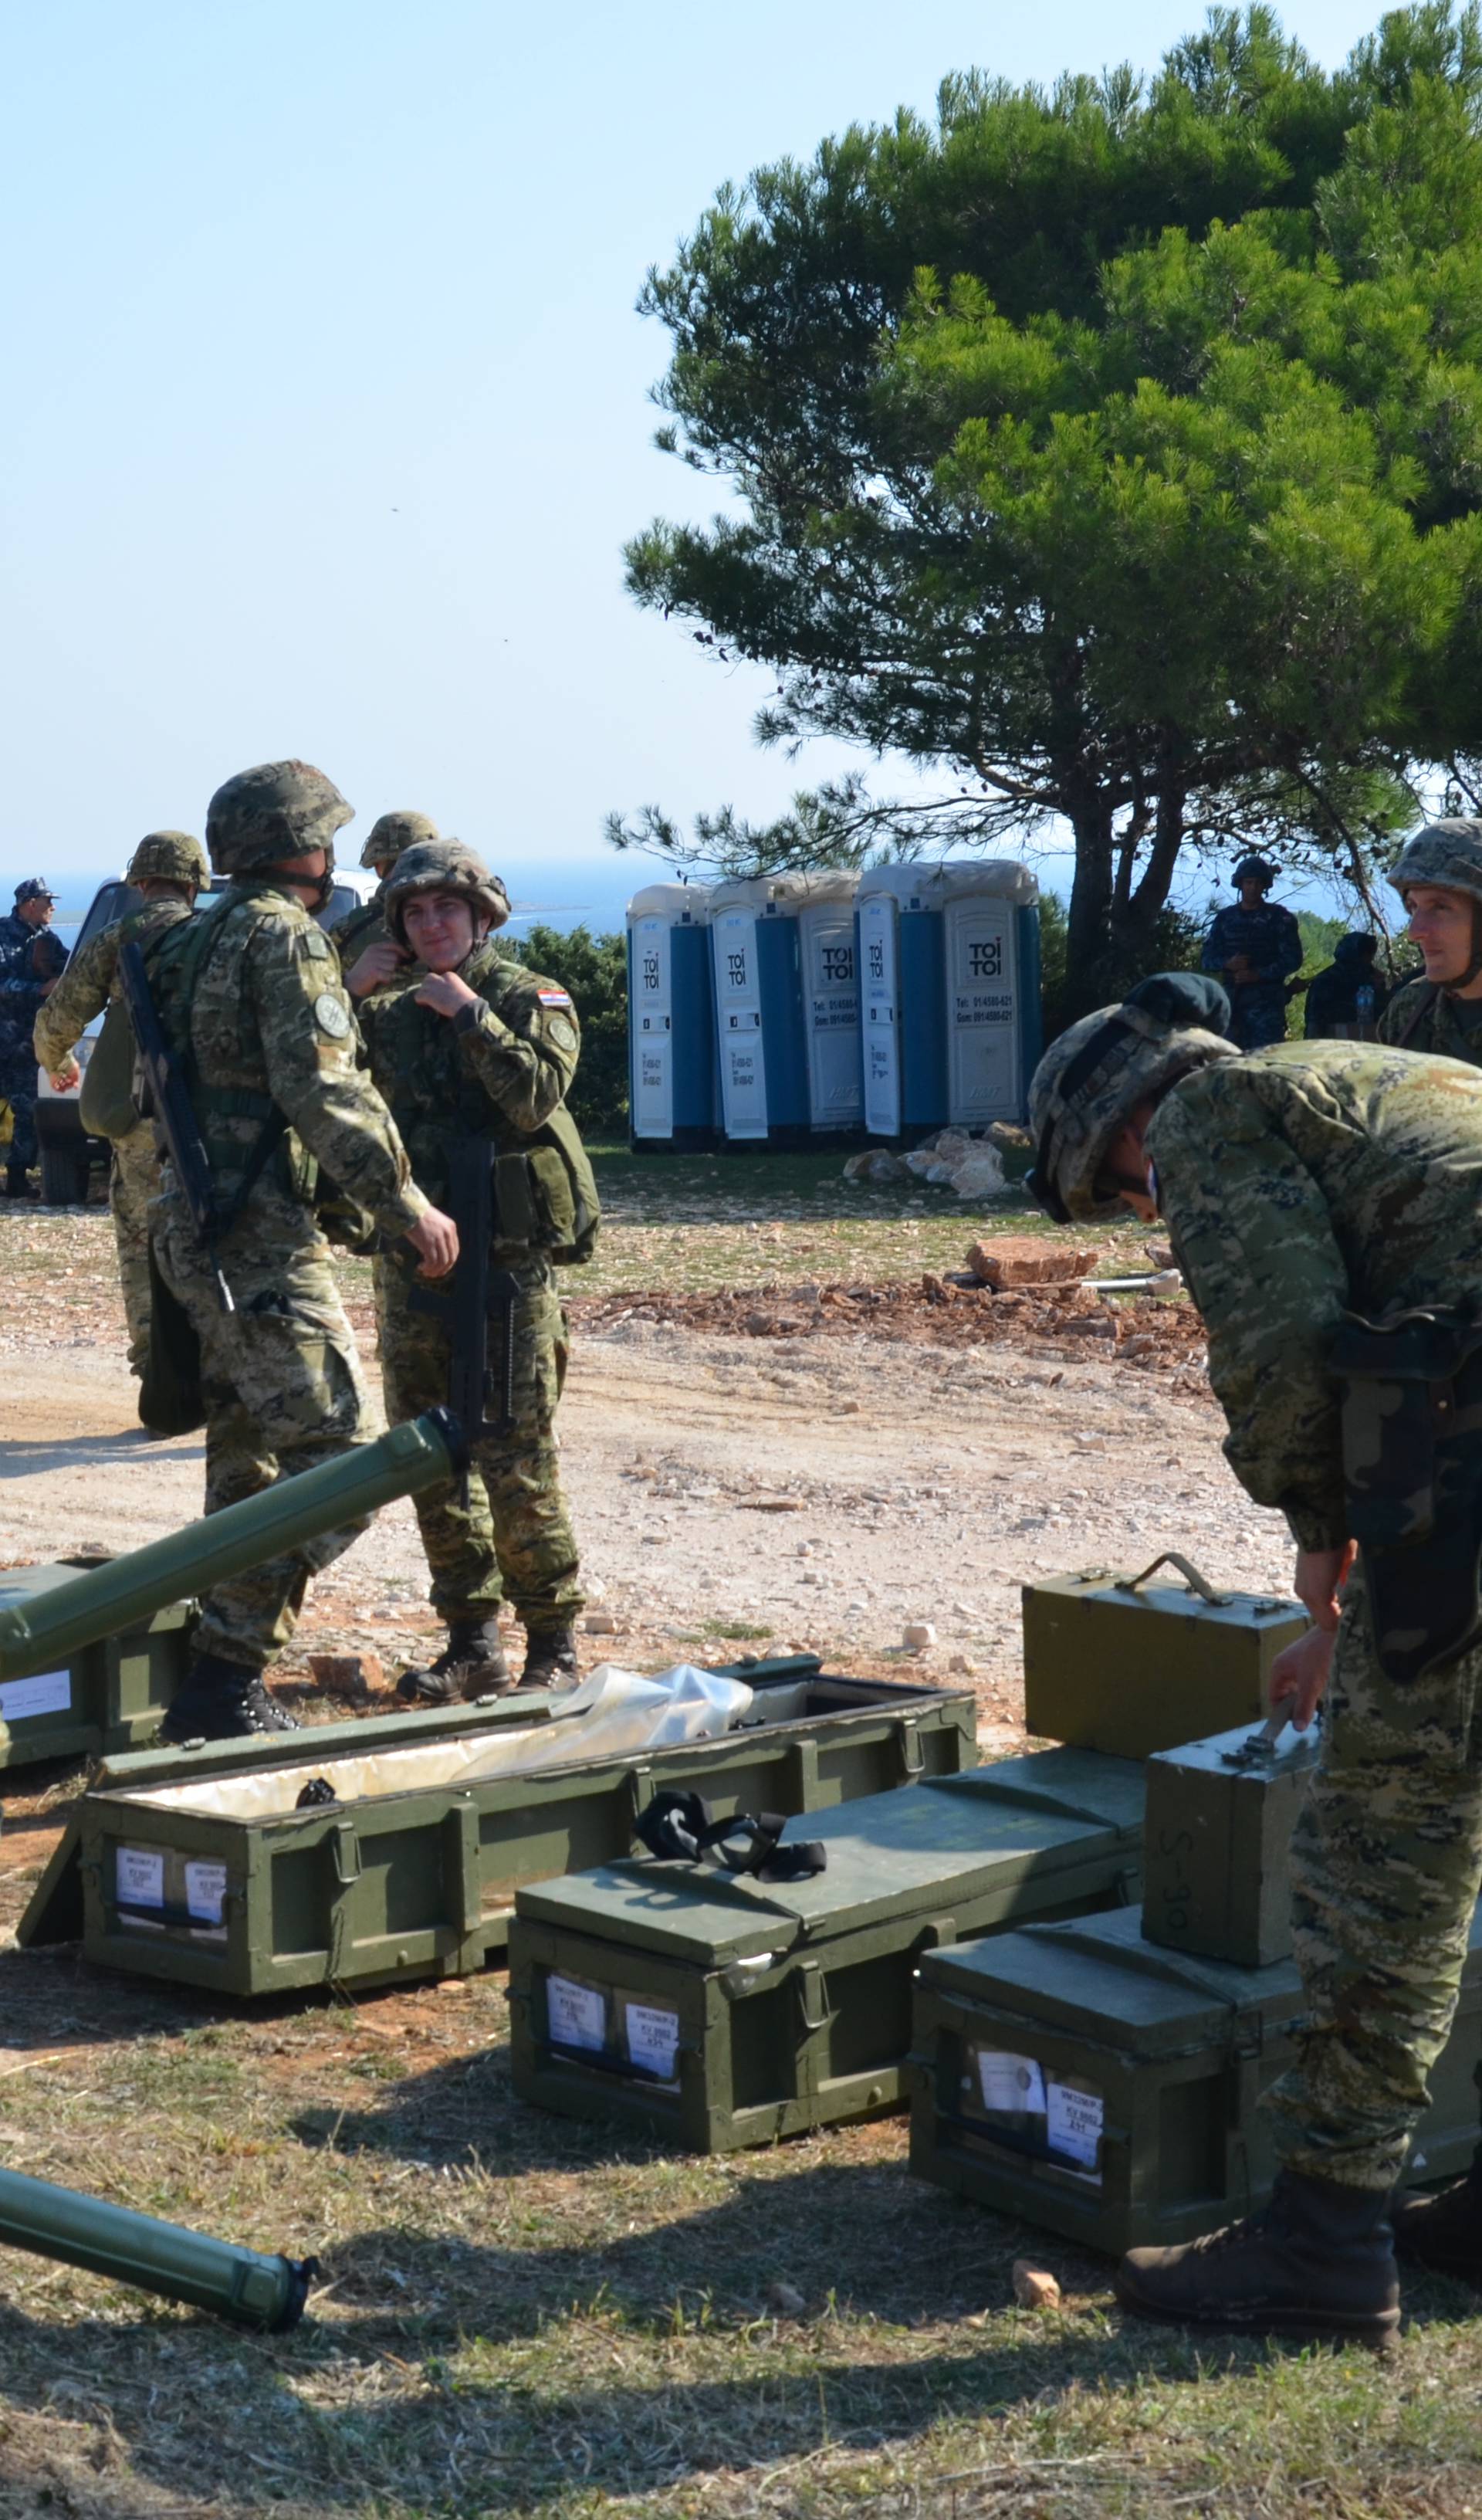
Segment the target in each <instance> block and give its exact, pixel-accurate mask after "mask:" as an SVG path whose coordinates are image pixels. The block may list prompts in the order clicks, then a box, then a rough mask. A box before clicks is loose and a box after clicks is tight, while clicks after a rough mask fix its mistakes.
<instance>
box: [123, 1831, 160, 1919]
mask: <svg viewBox="0 0 1482 2520" xmlns="http://www.w3.org/2000/svg"><path fill="white" fill-rule="evenodd" d="M113 1877H114V1880H115V1882H116V1884H117V1893H118V1905H119V1907H120V1908H162V1907H163V1906H164V1857H163V1854H162V1853H161V1854H156V1853H155V1852H154V1851H153V1850H152V1849H151V1848H150V1847H147V1846H120V1847H119V1848H118V1851H117V1857H116V1868H115V1871H114V1876H113Z"/></svg>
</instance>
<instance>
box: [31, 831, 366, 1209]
mask: <svg viewBox="0 0 1482 2520" xmlns="http://www.w3.org/2000/svg"><path fill="white" fill-rule="evenodd" d="M376 884H377V877H376V875H375V873H374V871H373V870H372V869H371V868H361V867H337V868H336V870H335V889H334V891H333V892H332V893H331V895H330V897H329V900H328V901H327V902H326V904H325V906H324V908H323V910H321V911H320V912H319V913H318V914H317V915H318V920H319V924H320V926H321V927H336V926H337V925H338V923H339V922H340V920H341V919H348V917H349V915H350V912H351V911H352V910H358V909H359V908H360V907H361V906H362V904H363V903H365V902H367V901H369V900H370V898H371V895H372V893H373V892H374V891H375V889H376ZM225 890H226V886H225V884H224V883H221V882H216V883H212V884H210V885H209V886H208V887H207V890H206V891H205V892H202V894H201V895H200V896H199V899H200V901H202V902H203V901H205V900H207V899H209V897H210V894H211V893H213V892H224V891H225ZM142 906H143V905H142V900H141V896H140V895H139V894H138V893H137V892H136V891H135V890H134V887H133V885H132V884H131V883H125V881H124V879H123V877H122V876H121V875H119V876H112V877H110V878H109V880H108V882H107V883H100V885H99V886H98V889H97V891H96V892H95V893H94V895H93V898H92V900H91V901H90V902H89V903H88V907H87V916H86V918H85V919H84V920H83V922H82V924H81V926H80V927H79V928H78V930H77V942H76V944H75V945H74V946H73V947H72V952H73V953H74V954H76V953H77V952H79V951H80V949H81V948H82V947H83V946H84V945H86V944H89V943H90V942H91V940H92V939H93V937H95V936H96V935H97V934H98V932H99V929H100V928H103V927H111V926H112V923H113V921H114V920H115V919H126V918H127V916H128V914H129V912H130V911H131V910H138V909H140V908H141V907H142ZM102 1028H103V1017H102V1015H95V1016H94V1018H93V1021H92V1022H91V1023H90V1024H89V1025H88V1028H87V1030H86V1032H85V1033H84V1034H83V1036H82V1039H81V1040H80V1041H79V1042H78V1044H77V1048H76V1052H75V1057H76V1060H77V1064H78V1066H79V1067H86V1065H87V1062H88V1060H89V1058H90V1057H91V1056H92V1049H93V1044H94V1042H95V1041H96V1040H97V1038H98V1035H99V1033H100V1032H101V1030H102ZM81 1091H82V1085H81V1080H80V1078H79V1080H78V1082H77V1083H76V1084H75V1085H69V1086H68V1087H67V1091H66V1093H65V1094H59V1093H58V1092H57V1089H56V1087H55V1086H54V1085H53V1083H52V1080H51V1078H50V1077H49V1076H48V1074H47V1072H46V1070H45V1068H44V1067H42V1068H38V1069H37V1072H36V1145H37V1148H38V1151H39V1153H40V1157H41V1197H42V1203H43V1205H45V1206H47V1207H79V1206H82V1205H83V1204H84V1203H85V1201H86V1199H87V1186H88V1177H89V1174H90V1172H91V1170H92V1165H93V1159H94V1157H95V1156H96V1157H97V1159H98V1161H99V1162H100V1163H101V1164H103V1165H104V1166H105V1168H106V1167H107V1165H108V1160H109V1146H108V1141H107V1139H105V1138H89V1137H88V1136H86V1135H85V1133H84V1131H83V1127H82V1121H81V1118H80V1116H79V1113H78V1110H77V1098H78V1096H79V1095H80V1093H81Z"/></svg>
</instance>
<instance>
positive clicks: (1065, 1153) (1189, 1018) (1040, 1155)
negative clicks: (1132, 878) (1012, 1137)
mask: <svg viewBox="0 0 1482 2520" xmlns="http://www.w3.org/2000/svg"><path fill="white" fill-rule="evenodd" d="M1229 1021H1230V1000H1229V999H1228V998H1227V996H1226V995H1225V992H1224V990H1223V989H1222V988H1221V987H1220V984H1219V982H1218V981H1217V980H1210V979H1206V978H1205V977H1204V976H1203V974H1202V973H1200V972H1198V971H1155V972H1154V973H1153V975H1152V977H1151V978H1150V979H1147V980H1143V981H1141V982H1140V983H1139V985H1138V987H1137V988H1135V989H1134V990H1133V992H1132V995H1131V997H1130V998H1128V999H1126V1000H1125V1002H1124V1003H1123V1004H1122V1005H1121V1006H1119V1007H1101V1008H1100V1009H1099V1011H1098V1012H1097V1013H1095V1014H1094V1015H1082V1017H1081V1020H1080V1022H1079V1023H1073V1024H1072V1025H1071V1027H1070V1029H1069V1031H1068V1032H1062V1033H1061V1035H1060V1037H1059V1040H1058V1041H1055V1042H1052V1043H1051V1046H1050V1048H1049V1049H1048V1050H1047V1051H1046V1053H1045V1056H1044V1057H1043V1058H1042V1059H1041V1060H1040V1063H1039V1065H1038V1067H1037V1068H1036V1069H1035V1071H1034V1077H1033V1080H1032V1082H1031V1084H1030V1087H1029V1133H1030V1136H1031V1138H1032V1139H1033V1140H1034V1148H1035V1154H1034V1169H1033V1171H1032V1172H1031V1173H1030V1174H1029V1177H1028V1180H1027V1181H1026V1183H1025V1188H1026V1189H1027V1190H1028V1191H1029V1192H1030V1193H1032V1195H1033V1196H1034V1197H1035V1198H1037V1199H1038V1200H1039V1203H1040V1205H1041V1207H1043V1208H1044V1210H1045V1212H1046V1214H1047V1215H1048V1216H1053V1217H1054V1219H1055V1223H1056V1224H1057V1225H1070V1224H1076V1225H1080V1224H1089V1223H1090V1222H1091V1221H1092V1219H1093V1218H1096V1217H1104V1216H1112V1215H1114V1214H1115V1213H1116V1209H1117V1206H1118V1201H1117V1199H1116V1197H1115V1196H1114V1195H1112V1196H1109V1197H1108V1196H1106V1195H1104V1194H1103V1193H1100V1191H1099V1190H1098V1189H1097V1180H1098V1176H1099V1175H1100V1170H1101V1167H1102V1165H1103V1163H1104V1162H1105V1159H1106V1149H1107V1148H1108V1147H1109V1146H1110V1144H1111V1141H1112V1139H1113V1138H1114V1137H1115V1136H1116V1134H1117V1131H1118V1130H1119V1129H1120V1128H1121V1126H1122V1124H1123V1122H1124V1121H1126V1120H1129V1119H1130V1118H1131V1116H1132V1114H1133V1112H1134V1111H1135V1110H1136V1108H1137V1106H1138V1104H1139V1103H1140V1102H1146V1101H1147V1099H1148V1097H1149V1096H1151V1095H1155V1094H1158V1093H1160V1092H1161V1091H1162V1090H1163V1088H1164V1087H1165V1086H1168V1085H1172V1084H1174V1083H1176V1082H1177V1080H1178V1079H1179V1077H1181V1076H1186V1075H1188V1074H1189V1073H1190V1070H1191V1069H1193V1068H1195V1067H1208V1066H1210V1065H1212V1064H1213V1062H1214V1061H1215V1060H1216V1059H1220V1058H1235V1057H1237V1056H1238V1054H1237V1052H1236V1050H1235V1045H1234V1043H1233V1042H1229V1041H1225V1040H1223V1039H1222V1038H1221V1033H1220V1029H1218V1028H1220V1027H1223V1026H1224V1025H1226V1024H1228V1023H1229Z"/></svg>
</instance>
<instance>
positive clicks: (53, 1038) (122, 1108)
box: [32, 832, 210, 1376]
mask: <svg viewBox="0 0 1482 2520" xmlns="http://www.w3.org/2000/svg"><path fill="white" fill-rule="evenodd" d="M209 878H210V869H209V868H208V867H207V865H206V862H205V851H204V849H203V848H202V845H201V842H200V841H199V840H198V839H195V838H193V837H192V835H191V833H190V832H146V833H145V835H144V838H143V839H142V840H141V841H140V842H139V845H138V847H137V848H136V849H135V851H134V853H133V856H132V857H131V858H130V859H129V862H128V866H127V868H126V869H125V879H126V880H127V881H128V882H129V883H130V884H132V886H133V888H134V890H135V891H136V892H137V893H138V894H139V896H140V900H141V902H142V904H143V907H142V908H141V909H138V910H132V911H129V912H128V913H127V914H126V915H125V917H123V918H122V919H114V920H112V921H111V922H110V924H109V925H108V926H107V927H102V928H100V929H99V931H98V933H97V935H96V936H91V937H89V939H88V941H87V943H86V944H85V945H83V946H81V947H79V949H78V951H77V952H76V953H75V954H74V955H73V956H72V959H71V962H70V963H69V965H68V966H67V972H66V975H65V976H64V977H63V978H62V979H61V980H60V981H59V982H58V984H57V987H56V988H55V989H54V990H53V992H52V994H51V996H50V997H49V998H48V999H47V1001H46V1004H45V1005H44V1006H43V1007H42V1008H41V1010H40V1012H39V1013H38V1014H37V1017H36V1022H35V1029H34V1032H33V1035H32V1057H33V1058H34V1059H35V1060H36V1062H37V1064H38V1065H39V1066H41V1067H43V1068H44V1069H45V1070H46V1073H47V1074H48V1076H49V1077H50V1078H51V1081H52V1084H53V1085H54V1086H55V1088H56V1090H57V1092H58V1093H59V1094H67V1093H70V1091H71V1090H72V1088H73V1087H74V1086H76V1085H79V1084H80V1083H81V1081H82V1069H81V1066H80V1065H79V1063H78V1061H77V1058H76V1057H75V1056H74V1052H75V1047H76V1044H77V1043H78V1042H79V1041H80V1040H81V1038H82V1035H83V1034H84V1033H85V1032H86V1030H87V1028H88V1025H89V1024H90V1023H91V1022H92V1021H93V1019H94V1017H95V1016H96V1015H100V1014H104V1013H105V1011H106V1010H107V1011H108V1020H107V1023H106V1026H105V1032H104V1034H101V1035H100V1036H99V1039H98V1041H97V1042H96V1043H95V1045H94V1048H93V1057H94V1059H95V1061H97V1062H98V1069H99V1073H95V1076H94V1080H93V1083H94V1087H95V1089H96V1087H97V1086H98V1084H99V1083H100V1081H101V1070H102V1068H103V1067H104V1066H107V1065H108V1064H110V1063H111V1062H112V1063H115V1064H116V1065H117V1067H118V1069H119V1071H120V1072H119V1075H118V1077H117V1091H116V1095H115V1102H116V1108H115V1110H114V1112H113V1113H112V1115H109V1114H105V1121H104V1122H100V1123H98V1124H96V1125H98V1126H99V1127H100V1129H101V1130H102V1132H103V1134H105V1135H107V1136H108V1138H109V1140H110V1143H111V1145H112V1163H111V1164H110V1167H109V1191H108V1195H109V1206H110V1207H111V1208H112V1216H113V1238H114V1241H115V1242H116V1244H117V1248H118V1280H119V1284H120V1286H121V1288H122V1292H123V1312H124V1319H125V1321H126V1323H127V1325H128V1339H129V1372H130V1373H133V1374H134V1375H136V1376H142V1375H143V1373H144V1369H145V1365H146V1363H147V1361H148V1358H149V1347H150V1231H149V1207H150V1201H151V1200H152V1199H154V1198H157V1196H158V1193H159V1160H158V1157H157V1154H156V1151H155V1133H154V1130H153V1128H152V1127H151V1126H150V1123H149V1121H148V1120H143V1119H141V1118H140V1116H139V1113H138V1111H137V1110H136V1109H135V1108H134V1104H133V1100H132V1093H131V1085H132V1076H131V1073H130V1072H129V1071H131V1069H132V1064H133V1034H132V1031H131V1030H130V1028H129V1021H128V1012H127V1010H126V1008H124V1006H123V1004H122V996H121V989H120V984H119V980H118V957H119V954H120V953H121V952H122V949H123V947H124V946H125V945H128V944H137V945H140V946H142V947H143V948H144V951H145V954H146V957H148V954H149V951H150V940H151V939H152V938H154V937H157V936H162V935H163V934H164V933H165V932H166V930H167V929H169V928H171V927H174V926H176V925H178V923H179V922H180V921H181V920H182V919H189V917H190V915H191V911H192V908H193V906H194V903H195V900H196V896H197V894H198V893H199V892H200V891H201V889H202V885H204V884H205V883H206V882H208V881H209ZM114 1008H116V1009H117V1012H116V1013H114V1012H112V1010H113V1009H114ZM110 1116H112V1119H114V1120H116V1127H114V1126H110V1125H105V1123H106V1122H107V1121H108V1119H109V1118H110ZM89 1125H93V1124H89Z"/></svg>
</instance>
